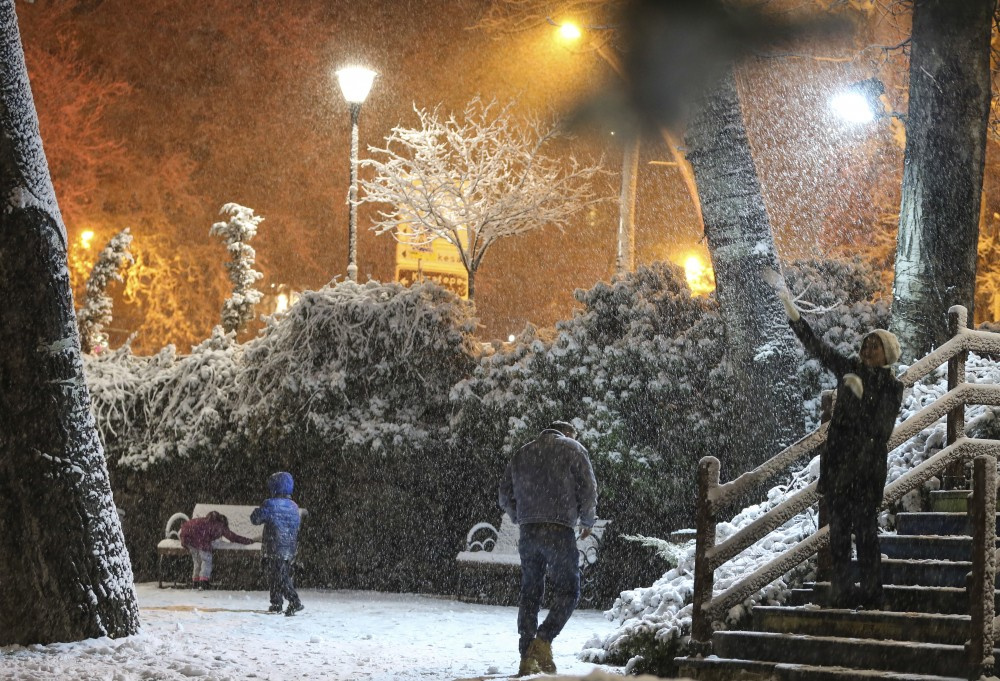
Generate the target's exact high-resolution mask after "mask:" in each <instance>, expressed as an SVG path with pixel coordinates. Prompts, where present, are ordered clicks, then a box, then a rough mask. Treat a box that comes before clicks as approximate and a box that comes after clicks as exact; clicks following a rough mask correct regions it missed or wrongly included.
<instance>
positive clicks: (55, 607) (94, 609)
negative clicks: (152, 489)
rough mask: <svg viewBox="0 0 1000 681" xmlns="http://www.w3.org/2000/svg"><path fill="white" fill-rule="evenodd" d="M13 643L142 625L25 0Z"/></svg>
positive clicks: (13, 445)
mask: <svg viewBox="0 0 1000 681" xmlns="http://www.w3.org/2000/svg"><path fill="white" fill-rule="evenodd" d="M0 64H2V66H3V68H2V69H0V195H2V196H3V197H5V201H6V205H5V206H4V207H3V210H2V211H0V300H3V301H4V304H3V305H2V306H0V347H3V352H0V645H7V644H13V643H19V644H29V643H50V642H54V641H76V640H82V639H85V638H92V637H98V636H111V637H118V636H126V635H129V634H133V633H135V632H136V631H137V629H138V625H139V615H138V608H137V605H136V600H135V592H134V589H133V585H132V567H131V564H130V562H129V557H128V552H127V551H126V549H125V542H124V538H123V536H122V530H121V524H120V522H119V519H118V515H117V513H116V512H115V505H114V502H113V501H112V498H111V485H110V482H109V479H108V470H107V465H106V463H105V460H104V451H103V448H102V446H101V442H100V439H99V438H98V434H97V429H96V426H95V424H94V418H93V416H92V414H91V411H90V395H89V393H88V391H87V385H86V383H85V382H84V378H83V364H82V361H81V356H80V337H79V333H78V331H77V324H76V318H75V316H74V314H73V301H72V295H71V293H70V286H69V270H68V266H67V260H66V230H65V227H64V226H63V222H62V216H61V215H60V212H59V207H58V205H57V203H56V199H55V192H54V190H53V188H52V180H51V178H50V176H49V171H48V165H47V163H46V160H45V154H44V152H43V151H42V145H41V138H40V136H39V132H38V118H37V116H36V114H35V107H34V103H33V101H32V97H31V89H30V87H29V85H28V74H27V69H26V67H25V62H24V52H23V50H22V47H21V38H20V35H19V32H18V26H17V18H16V15H15V13H14V0H3V1H2V2H0Z"/></svg>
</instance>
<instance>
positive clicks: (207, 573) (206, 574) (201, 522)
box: [181, 511, 253, 589]
mask: <svg viewBox="0 0 1000 681" xmlns="http://www.w3.org/2000/svg"><path fill="white" fill-rule="evenodd" d="M220 537H225V538H226V539H228V540H229V541H232V542H236V543H237V544H252V543H253V539H248V538H247V537H242V536H240V535H238V534H236V533H235V532H233V531H231V530H230V529H229V519H228V518H227V517H226V516H224V515H222V514H221V513H219V512H218V511H209V512H208V515H207V516H205V517H204V518H192V519H191V520H189V521H187V522H186V523H184V524H183V525H181V546H183V547H184V548H186V549H187V550H188V551H189V552H190V553H191V561H192V563H193V568H192V572H191V588H193V589H208V588H210V587H211V585H212V542H214V541H215V540H216V539H219V538H220Z"/></svg>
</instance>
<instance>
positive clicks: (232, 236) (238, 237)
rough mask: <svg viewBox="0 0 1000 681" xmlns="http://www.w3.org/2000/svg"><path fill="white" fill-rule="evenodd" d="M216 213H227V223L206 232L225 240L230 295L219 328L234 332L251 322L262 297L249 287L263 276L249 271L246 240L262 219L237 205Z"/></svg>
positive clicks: (250, 258)
mask: <svg viewBox="0 0 1000 681" xmlns="http://www.w3.org/2000/svg"><path fill="white" fill-rule="evenodd" d="M219 212H220V213H227V214H228V215H229V220H228V221H226V222H216V223H215V224H213V225H212V228H211V229H210V230H209V232H208V233H209V234H211V235H212V236H220V237H222V238H223V239H224V240H225V241H226V250H227V251H228V252H229V257H230V260H229V262H227V263H226V269H227V270H229V280H230V281H231V282H232V283H233V293H232V295H231V296H230V297H229V298H228V299H226V302H225V303H223V304H222V328H223V329H225V330H226V331H237V332H238V331H240V330H241V329H242V328H243V327H244V326H246V324H247V323H248V322H249V321H250V320H251V319H253V308H254V305H256V304H257V303H259V302H260V299H261V297H262V296H263V294H262V293H261V292H260V291H258V290H257V289H255V288H253V286H254V284H255V283H257V280H258V279H261V278H262V277H263V276H264V275H263V274H262V273H261V272H258V271H257V270H255V269H254V268H253V266H254V261H255V260H256V258H257V253H256V252H255V251H254V249H253V247H252V246H250V244H249V241H250V240H251V239H253V238H254V237H255V236H256V235H257V225H259V224H260V223H261V222H263V221H264V218H263V217H261V216H260V215H254V214H253V209H252V208H247V207H246V206H241V205H239V204H238V203H227V204H225V205H224V206H223V207H222V209H221V210H220V211H219Z"/></svg>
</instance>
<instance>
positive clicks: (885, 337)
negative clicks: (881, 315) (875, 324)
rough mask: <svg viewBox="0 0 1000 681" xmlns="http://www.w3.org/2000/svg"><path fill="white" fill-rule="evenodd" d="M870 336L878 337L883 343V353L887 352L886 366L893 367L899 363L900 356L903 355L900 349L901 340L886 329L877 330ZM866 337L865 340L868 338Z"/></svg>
mask: <svg viewBox="0 0 1000 681" xmlns="http://www.w3.org/2000/svg"><path fill="white" fill-rule="evenodd" d="M868 336H878V339H879V340H880V341H881V342H882V351H883V352H885V365H886V366H892V365H893V364H895V363H896V362H898V361H899V356H900V354H902V353H901V351H900V349H899V339H897V338H896V335H895V334H894V333H892V332H891V331H886V330H885V329H875V330H874V331H872V332H871V333H870V334H868ZM868 336H865V338H868Z"/></svg>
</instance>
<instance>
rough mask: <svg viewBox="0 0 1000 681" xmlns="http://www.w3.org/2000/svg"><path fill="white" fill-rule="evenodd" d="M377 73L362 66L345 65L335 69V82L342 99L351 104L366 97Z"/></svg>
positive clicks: (359, 101)
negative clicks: (342, 96)
mask: <svg viewBox="0 0 1000 681" xmlns="http://www.w3.org/2000/svg"><path fill="white" fill-rule="evenodd" d="M376 75H377V74H376V73H375V72H374V71H372V70H371V69H366V68H365V67H363V66H346V67H344V68H342V69H338V71H337V82H338V83H339V84H340V91H341V92H343V93H344V99H346V100H347V101H348V102H350V103H351V104H361V103H362V102H364V101H365V99H366V98H367V97H368V93H369V92H370V91H371V89H372V83H373V82H374V81H375V76H376Z"/></svg>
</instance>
